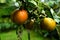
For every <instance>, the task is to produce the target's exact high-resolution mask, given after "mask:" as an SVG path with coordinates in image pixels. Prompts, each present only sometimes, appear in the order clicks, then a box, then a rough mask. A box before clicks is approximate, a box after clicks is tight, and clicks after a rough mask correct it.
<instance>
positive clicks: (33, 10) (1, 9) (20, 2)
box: [0, 0, 60, 34]
mask: <svg viewBox="0 0 60 40" xmlns="http://www.w3.org/2000/svg"><path fill="white" fill-rule="evenodd" d="M21 6H22V7H24V8H25V9H26V10H27V11H28V13H29V18H28V20H27V22H28V21H30V20H31V19H34V20H35V22H34V25H33V29H34V31H37V30H38V32H40V31H41V30H40V27H39V26H40V25H39V24H40V22H41V19H42V18H44V17H50V18H53V19H54V20H55V21H56V23H57V25H59V26H60V1H57V0H56V1H53V0H49V1H48V0H46V1H43V2H42V0H15V1H12V0H7V1H6V3H2V2H0V18H1V19H2V16H3V15H11V13H12V12H13V10H16V9H20V8H21ZM7 18H8V17H7ZM3 19H4V18H3ZM3 19H2V22H0V25H1V26H0V29H1V28H7V29H8V28H10V27H13V25H15V24H13V23H12V22H11V21H10V22H9V21H7V22H3ZM9 19H10V18H9ZM41 32H42V31H41ZM40 34H41V33H40Z"/></svg>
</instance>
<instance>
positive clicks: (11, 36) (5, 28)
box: [0, 0, 60, 40]
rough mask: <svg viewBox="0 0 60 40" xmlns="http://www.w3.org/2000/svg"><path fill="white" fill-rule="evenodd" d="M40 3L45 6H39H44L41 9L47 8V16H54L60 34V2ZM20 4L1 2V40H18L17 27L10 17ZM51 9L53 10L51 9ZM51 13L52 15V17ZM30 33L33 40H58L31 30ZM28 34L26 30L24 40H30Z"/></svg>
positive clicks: (51, 0)
mask: <svg viewBox="0 0 60 40" xmlns="http://www.w3.org/2000/svg"><path fill="white" fill-rule="evenodd" d="M30 1H32V0H30ZM37 1H38V0H37ZM32 2H33V1H32ZM40 2H41V3H44V5H45V6H44V5H39V6H43V7H41V9H43V8H45V9H44V10H45V12H46V14H47V15H48V16H49V17H52V16H53V18H54V20H55V21H56V22H57V25H58V27H57V28H58V32H59V33H60V0H40ZM18 3H19V0H0V40H18V38H17V34H16V28H17V25H16V24H15V23H13V22H12V21H11V19H10V15H11V13H12V12H13V10H15V9H18V8H19V5H20V4H18ZM32 4H35V2H33V3H32ZM49 7H51V8H50V9H49ZM51 9H52V10H51ZM49 10H50V11H51V12H50V11H49ZM53 10H54V11H53ZM53 12H54V13H53ZM50 13H51V14H52V16H51V14H50ZM30 33H31V35H30V37H31V40H56V39H54V38H47V37H44V36H42V35H41V34H39V33H37V32H35V31H33V30H31V32H30ZM27 34H28V33H27V30H26V29H24V30H23V33H22V39H23V40H28V35H27ZM59 36H60V34H59Z"/></svg>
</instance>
